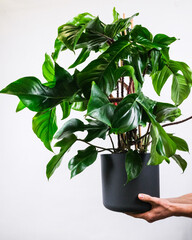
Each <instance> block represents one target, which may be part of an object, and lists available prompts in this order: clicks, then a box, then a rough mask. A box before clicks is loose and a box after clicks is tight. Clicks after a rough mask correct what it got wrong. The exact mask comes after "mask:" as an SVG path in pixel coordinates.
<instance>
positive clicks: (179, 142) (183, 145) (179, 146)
mask: <svg viewBox="0 0 192 240" xmlns="http://www.w3.org/2000/svg"><path fill="white" fill-rule="evenodd" d="M168 135H169V137H170V138H171V139H172V140H173V142H174V143H175V144H176V146H177V149H178V150H180V151H184V152H189V147H188V144H187V143H186V141H185V140H184V139H182V138H179V137H176V136H173V135H172V134H168Z"/></svg>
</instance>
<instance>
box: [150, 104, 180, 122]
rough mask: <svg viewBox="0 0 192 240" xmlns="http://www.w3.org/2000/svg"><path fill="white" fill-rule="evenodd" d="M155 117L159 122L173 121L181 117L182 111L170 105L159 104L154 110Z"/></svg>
mask: <svg viewBox="0 0 192 240" xmlns="http://www.w3.org/2000/svg"><path fill="white" fill-rule="evenodd" d="M153 113H154V115H155V116H156V120H157V121H158V122H165V121H171V122H173V121H174V120H175V119H176V118H178V117H179V116H181V110H180V109H179V108H178V107H176V106H175V105H172V104H170V103H163V102H157V103H156V105H155V108H154V112H153Z"/></svg>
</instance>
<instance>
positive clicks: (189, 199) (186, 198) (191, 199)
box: [167, 193, 192, 204]
mask: <svg viewBox="0 0 192 240" xmlns="http://www.w3.org/2000/svg"><path fill="white" fill-rule="evenodd" d="M167 200H168V201H170V202H172V203H181V204H192V193H189V194H185V195H183V196H180V197H177V198H167Z"/></svg>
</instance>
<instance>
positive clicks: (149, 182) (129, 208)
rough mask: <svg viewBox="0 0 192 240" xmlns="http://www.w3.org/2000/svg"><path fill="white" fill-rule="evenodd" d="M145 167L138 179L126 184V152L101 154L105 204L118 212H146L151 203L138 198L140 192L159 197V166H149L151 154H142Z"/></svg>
mask: <svg viewBox="0 0 192 240" xmlns="http://www.w3.org/2000/svg"><path fill="white" fill-rule="evenodd" d="M141 157H142V159H143V168H142V171H141V174H140V175H139V177H137V178H136V179H134V180H132V181H131V182H129V183H128V184H126V185H125V183H126V180H127V176H126V171H125V153H116V154H103V155H101V174H102V191H103V204H104V206H105V207H106V208H108V209H110V210H113V211H117V212H146V211H148V210H150V209H151V205H150V204H149V203H145V202H142V201H140V200H139V199H138V197H137V196H138V194H139V193H146V194H149V195H151V196H154V197H159V166H147V162H148V161H149V158H150V154H149V153H145V154H142V155H141Z"/></svg>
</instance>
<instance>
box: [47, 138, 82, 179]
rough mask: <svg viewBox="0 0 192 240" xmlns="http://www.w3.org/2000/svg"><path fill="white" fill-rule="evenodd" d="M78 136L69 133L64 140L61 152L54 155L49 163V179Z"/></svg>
mask: <svg viewBox="0 0 192 240" xmlns="http://www.w3.org/2000/svg"><path fill="white" fill-rule="evenodd" d="M76 140H77V137H76V136H75V135H73V134H72V135H69V136H67V137H66V138H64V139H63V140H62V146H61V149H60V152H59V153H58V154H57V155H55V156H53V157H52V159H51V160H50V161H49V163H48V164H47V169H46V175H47V178H48V179H49V178H50V177H51V176H52V175H53V173H54V172H55V170H56V169H57V168H58V167H59V166H60V164H61V161H62V157H63V155H64V154H65V153H66V152H67V151H68V150H69V148H70V147H71V146H72V145H73V144H74V143H75V141H76Z"/></svg>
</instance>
